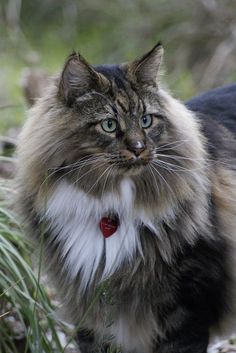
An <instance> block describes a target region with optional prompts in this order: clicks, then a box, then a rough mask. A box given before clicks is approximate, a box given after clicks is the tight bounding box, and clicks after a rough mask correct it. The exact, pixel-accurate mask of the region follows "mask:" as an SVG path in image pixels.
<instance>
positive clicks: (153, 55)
mask: <svg viewBox="0 0 236 353" xmlns="http://www.w3.org/2000/svg"><path fill="white" fill-rule="evenodd" d="M162 52H163V49H162V47H161V45H160V44H158V45H157V46H155V47H154V48H153V49H152V50H151V51H150V52H149V53H148V54H146V55H145V56H143V57H142V58H141V59H139V60H136V61H134V62H132V63H130V64H121V65H103V66H97V67H95V68H93V67H92V66H90V65H89V64H88V63H87V62H86V60H85V59H84V58H83V57H82V56H81V55H79V54H76V53H74V54H72V55H71V56H70V57H69V58H68V60H67V62H66V64H65V67H64V70H63V72H62V75H61V79H60V83H59V92H58V96H59V99H61V100H62V102H63V103H64V104H65V106H67V107H68V109H70V110H71V111H73V115H74V119H75V121H76V124H77V125H78V140H79V141H78V142H79V146H80V147H79V148H78V149H77V151H73V154H74V153H75V154H76V153H77V157H74V158H75V160H74V161H76V160H78V161H79V159H80V158H81V157H85V156H86V155H87V156H89V157H92V158H94V157H96V155H97V156H98V160H99V159H100V160H101V161H102V162H101V163H103V164H105V165H106V166H107V167H108V166H109V165H110V166H113V173H118V174H120V173H124V174H125V173H127V174H129V175H132V174H136V173H138V172H140V171H141V170H142V167H144V166H146V165H147V164H148V163H149V162H150V161H151V160H152V159H153V158H154V155H155V148H156V144H157V140H159V139H161V138H162V135H163V134H164V133H165V117H164V114H163V111H162V110H161V107H160V104H159V103H158V100H157V96H156V94H155V91H156V90H157V77H158V71H159V67H160V64H161V58H162ZM75 132H76V130H75ZM81 154H82V156H81ZM68 162H72V161H71V160H70V161H68Z"/></svg>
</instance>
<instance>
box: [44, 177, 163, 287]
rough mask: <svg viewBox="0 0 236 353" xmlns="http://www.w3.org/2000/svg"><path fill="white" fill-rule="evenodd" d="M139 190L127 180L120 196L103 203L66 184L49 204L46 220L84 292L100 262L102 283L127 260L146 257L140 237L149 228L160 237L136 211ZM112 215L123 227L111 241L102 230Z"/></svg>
mask: <svg viewBox="0 0 236 353" xmlns="http://www.w3.org/2000/svg"><path fill="white" fill-rule="evenodd" d="M134 197H135V187H134V185H133V183H132V181H131V180H129V179H124V180H123V182H122V183H121V185H120V192H119V193H107V194H104V196H103V197H102V198H101V199H95V198H92V197H90V196H88V195H86V193H84V192H83V191H78V189H76V188H75V187H74V186H73V185H71V184H69V183H68V182H66V181H62V182H60V184H59V185H58V186H57V188H56V189H55V191H54V193H53V194H52V196H51V197H50V198H49V200H48V202H47V210H46V218H47V219H48V220H49V227H50V228H51V230H52V237H53V236H54V237H55V239H54V241H57V242H60V244H61V249H62V254H61V256H62V257H64V259H65V266H66V268H67V272H68V273H69V276H70V278H75V277H76V275H77V274H78V272H80V273H81V289H82V290H83V289H85V288H86V287H87V285H89V283H90V281H92V279H93V277H94V275H95V273H96V270H97V269H98V266H99V263H100V261H101V260H102V259H103V261H104V264H105V266H104V271H103V275H102V279H105V278H107V277H108V276H110V275H111V274H113V273H114V272H115V271H116V270H117V269H118V268H119V267H120V265H121V264H122V262H123V261H124V260H126V261H132V259H133V257H134V255H135V253H136V252H137V251H138V252H139V253H140V254H141V255H142V248H141V242H140V236H139V228H140V226H141V224H145V225H146V226H147V227H149V228H150V229H151V230H152V231H153V232H154V233H155V234H157V236H158V230H157V229H156V227H155V226H154V224H153V221H152V219H151V217H150V216H149V217H148V216H147V215H146V213H145V211H143V210H139V211H136V210H135V208H134ZM111 213H114V214H117V215H118V217H119V227H118V229H117V231H116V232H115V233H114V234H113V235H112V236H111V237H109V238H106V239H105V238H104V237H103V235H102V233H101V230H100V228H99V222H100V220H101V219H102V217H104V216H106V215H109V214H111Z"/></svg>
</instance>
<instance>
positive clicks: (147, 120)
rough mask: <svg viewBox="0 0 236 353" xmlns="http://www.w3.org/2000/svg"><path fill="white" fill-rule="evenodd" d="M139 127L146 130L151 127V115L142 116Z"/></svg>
mask: <svg viewBox="0 0 236 353" xmlns="http://www.w3.org/2000/svg"><path fill="white" fill-rule="evenodd" d="M140 125H141V127H142V128H143V129H147V128H149V127H150V126H151V125H152V115H150V114H147V115H144V116H142V118H141V120H140Z"/></svg>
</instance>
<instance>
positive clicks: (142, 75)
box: [126, 43, 164, 85]
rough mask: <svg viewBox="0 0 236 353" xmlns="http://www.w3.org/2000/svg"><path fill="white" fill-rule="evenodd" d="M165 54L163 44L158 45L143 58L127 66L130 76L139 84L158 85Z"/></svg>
mask: <svg viewBox="0 0 236 353" xmlns="http://www.w3.org/2000/svg"><path fill="white" fill-rule="evenodd" d="M163 52H164V50H163V47H162V45H161V43H158V44H156V45H155V47H153V48H152V49H151V50H150V51H149V52H148V53H146V54H145V55H143V56H142V57H141V58H139V59H137V60H135V61H133V62H131V63H128V64H126V66H127V72H128V74H129V76H130V77H131V78H132V79H133V80H135V81H136V82H137V83H138V84H149V85H156V84H157V82H158V76H159V72H160V66H161V63H162V57H163Z"/></svg>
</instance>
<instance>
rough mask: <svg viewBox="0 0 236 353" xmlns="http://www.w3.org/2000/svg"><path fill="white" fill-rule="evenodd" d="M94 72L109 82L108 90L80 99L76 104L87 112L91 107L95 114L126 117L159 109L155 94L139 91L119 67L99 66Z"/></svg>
mask: <svg viewBox="0 0 236 353" xmlns="http://www.w3.org/2000/svg"><path fill="white" fill-rule="evenodd" d="M95 70H96V71H97V72H99V73H101V74H103V75H104V76H105V77H106V78H107V79H108V80H109V83H110V90H109V91H108V92H106V93H100V92H88V93H87V94H85V95H84V96H82V97H80V98H79V99H78V101H77V102H79V103H82V105H85V106H86V107H87V108H88V110H90V107H91V108H92V109H94V108H96V110H97V113H99V111H101V112H103V111H106V112H108V113H116V114H118V115H119V116H123V115H125V116H127V115H139V114H142V113H144V112H145V111H150V110H152V109H154V110H155V108H156V109H158V108H159V104H158V94H157V92H153V91H151V90H149V89H148V87H147V88H146V89H140V88H139V87H137V86H135V85H134V84H133V82H131V81H130V80H129V78H128V77H127V76H126V72H125V71H124V70H123V69H122V66H121V65H101V66H96V67H95ZM94 102H96V104H95V103H94Z"/></svg>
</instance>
